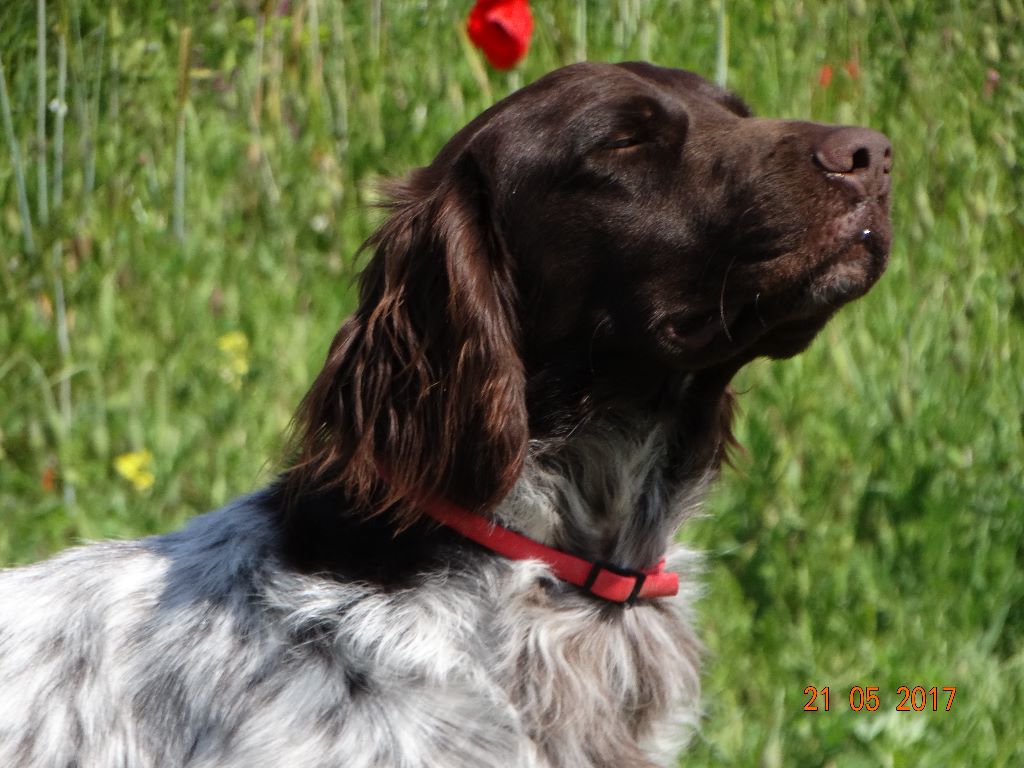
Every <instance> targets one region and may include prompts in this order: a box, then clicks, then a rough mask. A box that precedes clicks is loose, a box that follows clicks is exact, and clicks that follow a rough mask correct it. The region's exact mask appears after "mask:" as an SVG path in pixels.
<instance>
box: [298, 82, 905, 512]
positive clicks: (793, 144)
mask: <svg viewBox="0 0 1024 768" xmlns="http://www.w3.org/2000/svg"><path fill="white" fill-rule="evenodd" d="M891 164H892V151H891V147H890V145H889V142H888V140H887V139H886V137H885V136H883V135H882V134H880V133H877V132H875V131H871V130H869V129H866V128H853V127H841V126H830V125H822V124H817V123H810V122H802V121H788V120H770V119H762V118H757V117H754V116H752V114H751V113H750V110H749V109H748V108H747V107H746V106H745V105H744V104H743V103H742V102H741V101H740V100H739V99H738V98H737V97H735V96H734V95H732V94H730V93H728V92H726V91H723V90H721V89H719V88H717V87H716V86H714V85H712V84H710V83H708V82H707V81H705V80H703V79H702V78H700V77H698V76H697V75H694V74H692V73H689V72H685V71H681V70H673V69H664V68H660V67H655V66H652V65H650V64H643V63H626V64H619V65H609V64H577V65H572V66H569V67H565V68H563V69H559V70H557V71H555V72H552V73H551V74H549V75H547V76H546V77H543V78H541V79H540V80H538V81H536V82H535V83H533V84H531V85H529V86H527V87H525V88H523V89H522V90H520V91H518V92H516V93H514V94H512V95H511V96H509V97H508V98H506V99H504V100H503V101H501V102H499V103H498V104H496V105H494V106H493V107H491V108H490V109H488V110H487V111H486V112H484V113H483V114H482V115H480V116H479V117H477V118H476V119H475V120H473V121H472V122H471V123H470V124H469V125H467V126H466V127H465V128H464V129H462V130H461V131H460V132H459V133H458V134H456V135H455V137H453V138H452V140H451V141H450V142H449V143H448V144H447V145H446V146H445V147H444V148H443V149H442V150H441V152H440V154H439V155H438V156H437V158H436V159H435V160H434V161H433V163H431V164H430V165H429V166H427V167H425V168H421V169H419V170H417V171H415V172H413V174H412V175H411V176H410V177H409V179H408V180H406V181H405V182H402V183H400V184H397V185H396V186H395V187H394V189H393V190H392V200H393V202H392V203H391V204H390V210H391V215H390V218H389V219H388V220H387V221H386V222H385V223H384V225H383V226H382V227H381V228H380V229H379V230H378V231H377V232H376V233H375V234H374V235H373V236H372V237H371V238H370V240H369V241H368V243H367V247H368V248H370V249H371V250H372V252H373V255H372V257H371V259H370V262H369V265H368V266H367V268H366V270H365V272H364V273H363V275H362V278H361V282H360V294H359V306H358V309H357V310H356V312H355V314H354V315H353V316H352V317H351V318H350V319H349V320H348V322H346V323H345V325H344V326H343V327H342V328H341V330H340V331H339V332H338V334H337V336H336V337H335V339H334V342H333V344H332V345H331V350H330V353H329V354H328V358H327V361H326V363H325V366H324V368H323V370H322V371H321V372H320V375H319V376H318V378H317V380H316V382H315V383H314V385H313V387H312V389H311V391H310V392H309V394H308V395H307V396H306V399H305V400H304V401H303V404H302V406H301V409H300V412H299V414H298V417H297V421H296V433H295V446H294V448H295V457H294V458H295V464H294V467H293V469H291V470H290V471H289V474H288V480H289V481H290V483H292V484H293V485H294V486H295V487H302V488H310V487H319V486H337V487H341V488H344V489H345V491H346V492H347V494H348V496H349V497H350V498H352V499H353V500H354V501H355V502H356V504H357V505H358V506H360V507H361V508H362V509H364V510H366V512H367V513H368V514H374V513H376V512H380V511H383V510H385V509H387V510H390V512H391V514H393V515H394V516H395V519H396V520H397V521H398V522H399V523H400V524H402V523H405V522H409V521H411V520H413V519H414V518H415V513H414V510H415V508H416V505H417V504H418V503H419V502H420V501H421V500H422V499H423V498H424V497H425V496H429V495H443V496H446V497H448V498H450V499H452V500H453V501H456V502H458V503H461V504H464V505H467V506H470V507H473V508H478V509H486V508H487V507H488V506H490V505H492V504H493V503H495V502H496V501H497V500H498V499H500V498H501V497H502V496H503V495H504V494H505V493H506V492H507V491H508V489H509V488H510V487H511V485H512V483H513V482H514V481H515V479H516V477H517V476H518V474H519V471H520V469H521V467H522V463H523V460H524V457H525V455H526V449H527V441H528V440H529V439H531V438H544V437H550V436H558V435H565V434H569V433H570V432H571V430H572V428H573V425H574V424H576V423H578V422H579V420H580V419H583V418H587V417H588V414H591V413H593V412H595V411H597V410H600V409H602V408H610V407H615V406H617V405H618V404H620V403H628V404H630V405H633V406H637V405H639V406H641V407H643V405H644V404H645V403H648V402H654V401H655V400H656V399H658V398H660V397H661V393H663V391H664V390H665V387H666V386H669V383H670V382H678V381H680V380H681V379H683V378H685V377H687V376H691V375H692V376H700V377H704V378H706V379H709V380H711V379H713V380H715V381H716V382H718V383H719V384H720V385H721V386H720V391H721V392H722V393H724V392H725V385H726V384H727V383H728V380H729V379H730V378H731V377H732V375H733V374H734V373H735V372H736V371H737V370H738V369H739V368H740V367H741V366H742V365H743V364H745V363H746V362H748V361H749V360H751V359H753V358H755V357H758V356H769V357H788V356H791V355H793V354H795V353H797V352H799V351H800V350H802V349H803V348H805V347H806V346H807V344H809V343H810V341H811V339H812V338H813V337H814V336H815V334H816V333H817V332H818V331H819V330H820V329H821V328H822V327H823V325H824V324H825V322H826V321H827V320H828V319H829V317H831V316H832V314H833V313H834V312H835V311H836V310H837V309H838V308H839V307H840V306H842V305H843V304H844V303H846V302H848V301H850V300H851V299H854V298H857V297H858V296H861V295H862V294H864V293H865V292H866V291H867V290H868V289H869V288H870V287H871V286H872V285H873V284H874V282H875V281H876V280H877V279H878V277H879V276H880V275H881V274H882V272H883V270H884V269H885V265H886V261H887V256H888V251H889V242H890V226H889V218H888V209H889V188H890V176H889V172H890V168H891ZM726 410H727V409H726ZM382 469H383V470H384V471H385V472H386V474H387V475H388V479H389V482H388V483H387V484H386V485H385V484H382V483H381V481H380V472H381V470H382Z"/></svg>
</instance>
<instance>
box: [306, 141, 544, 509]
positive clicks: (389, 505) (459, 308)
mask: <svg viewBox="0 0 1024 768" xmlns="http://www.w3.org/2000/svg"><path fill="white" fill-rule="evenodd" d="M436 165H437V164H435V166H431V167H428V168H424V169H420V170H419V171H418V172H416V173H414V174H413V176H412V177H411V178H410V179H409V180H408V181H406V182H404V183H403V184H400V185H397V186H396V187H395V188H393V189H392V190H391V196H392V203H391V204H390V206H389V207H390V209H391V211H392V213H391V216H390V217H389V218H388V220H387V221H385V223H384V224H383V225H382V226H381V227H380V229H379V230H377V232H376V233H375V234H374V235H372V236H371V237H370V239H369V240H368V241H367V243H366V244H365V246H364V247H365V248H369V249H372V251H373V256H372V258H371V259H370V262H369V264H368V266H367V268H366V269H365V271H364V272H363V274H362V276H361V278H360V291H359V293H360V301H359V307H358V309H357V310H356V312H355V314H354V315H353V316H352V318H351V319H349V321H348V322H347V323H345V325H344V326H343V327H342V328H341V330H340V331H339V332H338V334H337V336H335V338H334V342H333V343H332V345H331V349H330V353H329V354H328V356H327V361H326V363H325V365H324V368H323V370H322V371H321V372H320V374H319V376H318V377H317V379H316V381H315V383H314V384H313V387H312V388H311V390H310V392H309V393H308V394H307V395H306V397H305V399H304V400H303V402H302V405H301V406H300V409H299V412H298V414H297V416H296V421H295V427H294V435H293V460H294V464H293V468H292V469H291V470H290V471H289V477H288V480H289V481H290V484H291V485H292V486H293V487H294V486H295V484H296V483H295V481H296V480H297V481H298V484H299V485H301V486H303V487H304V488H305V489H307V490H310V489H318V488H321V489H322V488H325V487H329V486H335V487H341V488H342V489H344V490H345V491H346V493H347V494H348V495H349V496H350V497H351V499H352V500H353V501H355V502H356V504H357V506H358V507H359V508H361V509H363V510H365V511H366V512H367V513H369V514H378V513H381V512H383V511H385V510H388V511H389V513H390V514H393V515H394V516H395V520H396V522H397V523H398V525H399V526H403V525H407V524H409V523H410V522H412V521H413V520H415V519H416V518H417V517H418V516H419V513H418V512H417V511H416V509H417V506H418V505H419V504H421V503H422V502H423V501H424V500H425V499H427V498H430V497H443V498H446V499H448V500H450V501H452V502H455V503H458V504H461V505H464V506H467V507H470V508H473V509H478V510H483V509H486V508H487V507H489V506H491V505H493V504H494V503H496V502H497V501H498V500H500V498H501V497H502V496H504V495H505V493H507V491H508V490H509V488H510V487H511V486H512V484H513V483H514V482H515V479H516V478H517V477H518V475H519V472H520V470H521V468H522V463H523V459H524V456H525V452H526V444H527V431H528V428H527V417H526V403H525V394H524V387H525V384H524V372H523V363H522V360H521V358H520V356H519V352H518V349H517V336H518V328H517V323H516V312H515V304H516V296H515V287H514V284H513V274H512V264H511V263H510V257H509V254H508V251H507V248H506V247H505V245H504V240H503V238H502V237H501V235H500V233H499V231H498V230H497V228H496V226H495V221H494V215H493V210H492V207H491V202H490V199H489V196H488V194H487V185H486V181H485V179H484V177H483V175H482V173H481V171H480V168H479V165H478V164H477V162H476V161H475V160H474V159H473V158H471V157H470V156H469V155H463V156H462V157H461V158H460V159H458V160H456V161H455V162H454V163H452V164H450V165H447V166H446V167H444V168H441V169H439V168H437V167H436ZM382 473H383V474H384V475H386V477H387V481H386V483H383V482H382V479H381V474H382Z"/></svg>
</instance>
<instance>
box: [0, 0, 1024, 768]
mask: <svg viewBox="0 0 1024 768" xmlns="http://www.w3.org/2000/svg"><path fill="white" fill-rule="evenodd" d="M469 5H470V2H469V1H468V0H465V1H464V2H453V1H450V0H432V1H431V2H429V3H427V2H414V1H413V0H393V1H392V0H389V2H381V0H368V1H367V2H344V3H342V2H331V0H291V1H290V2H289V1H288V0H285V1H284V2H276V1H271V0H268V1H267V2H263V3H260V2H257V1H256V0H252V1H251V2H243V3H230V2H219V1H218V0H208V1H207V2H191V1H190V0H179V1H178V2H170V3H166V4H163V3H149V2H144V1H143V0H132V1H131V2H128V1H124V2H113V3H108V2H105V1H100V0H62V1H60V2H55V1H54V0H50V2H48V3H46V4H45V5H44V4H42V3H40V2H36V3H32V2H27V1H24V0H23V2H19V3H5V4H4V6H3V8H2V9H0V63H2V66H3V78H2V83H3V86H4V88H3V90H2V92H0V96H2V97H3V98H2V99H0V101H2V102H3V104H2V106H3V112H4V115H3V117H4V120H3V123H2V125H3V133H4V143H3V149H0V284H2V290H0V306H2V309H3V311H2V313H0V563H3V564H12V563H24V562H28V561H31V560H35V559H38V558H41V557H44V556H46V555H48V554H50V553H52V552H53V551H55V550H56V549H58V548H61V547H64V546H66V545H68V544H71V543H74V542H78V541H81V540H83V539H96V538H101V537H131V536H138V535H141V534H146V533H151V532H154V531H163V530H167V529H170V528H174V527H176V526H179V525H181V524H182V523H183V522H184V521H185V519H187V518H188V517H189V516H191V515H193V514H195V513H196V512H199V511H203V510H206V509H209V508H212V507H214V506H217V505H219V504H221V503H222V502H224V501H226V500H227V499H229V498H230V497H232V496H233V495H236V494H239V493H241V492H244V491H247V490H249V489H252V488H254V487H256V486H257V485H259V484H260V483H262V482H265V481H266V480H267V479H268V478H269V477H270V476H271V474H272V472H273V471H274V469H275V467H276V466H277V465H278V459H279V454H280V450H281V445H282V440H281V436H282V432H283V431H284V429H285V427H286V424H287V422H288V419H289V416H290V414H291V411H292V409H293V407H294V406H295V405H296V404H297V402H298V400H299V398H300V397H301V395H302V393H303V392H304V389H305V387H306V386H307V385H308V384H309V382H310V381H311V380H312V377H313V375H314V372H315V371H316V370H317V368H318V366H319V364H320V362H321V360H322V357H323V355H324V353H325V351H326V348H327V344H328V342H329V340H330V338H331V336H332V334H333V332H334V330H335V329H336V328H337V326H338V325H339V324H340V322H341V320H342V319H343V318H344V316H345V315H346V314H347V313H348V312H349V311H350V310H351V308H352V291H351V288H350V282H351V278H352V276H353V274H354V273H355V272H356V271H357V268H358V265H355V264H354V263H353V253H354V251H355V249H356V247H357V246H358V244H359V243H360V241H361V240H362V239H363V238H364V237H365V236H366V235H367V234H368V233H369V232H370V230H371V229H372V227H373V224H374V222H375V221H376V220H377V219H376V214H374V213H373V212H372V211H370V210H369V208H368V206H369V204H370V203H372V201H373V200H374V185H375V182H376V181H377V180H378V179H379V178H380V177H381V176H386V175H392V174H396V173H401V172H403V171H405V170H407V169H409V168H410V167H412V166H415V165H421V164H424V163H426V162H428V161H429V160H430V159H431V158H432V156H433V154H434V153H435V152H436V151H437V150H438V149H439V148H440V146H441V145H442V143H443V142H444V141H445V139H446V138H447V137H448V136H449V135H451V134H452V133H453V132H454V131H455V130H456V129H458V128H459V127H460V126H461V125H462V124H463V123H465V122H466V121H467V120H468V119H469V118H471V117H472V116H474V115H475V114H476V113H478V112H479V111H480V110H482V109H483V108H485V107H486V106H487V105H489V104H490V103H491V102H492V101H493V100H495V99H497V98H500V97H501V96H503V95H505V94H506V93H508V92H509V91H511V90H513V89H514V88H516V87H518V86H520V85H522V84H524V83H527V82H529V81H531V80H533V79H534V78H536V77H538V76H539V75H541V74H542V73H544V72H546V71H547V70H549V69H551V68H554V67H556V66H558V65H562V64H566V63H569V62H572V61H575V60H578V59H582V58H589V59H604V60H622V59H634V58H642V59H650V60H653V61H655V62H657V63H660V64H664V65H669V66H680V67H686V68H689V69H693V70H696V71H698V72H701V73H703V74H705V75H707V76H709V77H715V76H716V75H717V76H719V77H725V78H726V79H727V82H728V85H729V86H731V87H734V88H735V89H736V90H737V91H739V92H740V93H741V94H742V95H743V96H744V97H745V98H746V99H747V101H748V102H750V103H751V105H752V106H753V107H754V108H755V109H756V110H757V111H758V112H759V113H762V114H765V115H773V116H779V117H799V118H811V119H816V120H822V121H829V122H841V123H846V122H856V123H864V124H869V125H871V126H873V127H876V128H879V129H881V130H883V131H886V132H887V133H888V134H889V135H890V136H891V137H892V139H893V142H894V144H895V147H896V156H897V164H896V169H895V190H894V191H895V200H894V212H893V213H894V223H895V232H896V238H895V246H894V251H893V256H892V264H891V267H890V270H889V273H888V274H887V276H886V277H885V279H884V280H883V281H882V282H881V283H880V284H879V286H878V287H877V288H875V290H874V291H873V292H872V293H871V294H870V295H869V296H867V297H866V298H865V299H863V300H861V301H859V302H858V303H857V304H856V305H854V306H853V307H851V308H849V309H847V310H845V311H844V312H842V313H840V315H839V317H838V318H837V319H836V320H835V321H833V323H832V324H831V325H830V326H829V327H828V328H827V329H826V331H825V332H824V334H823V337H822V338H820V339H819V340H818V341H817V342H816V343H815V345H814V346H813V347H812V349H811V350H809V351H808V352H807V353H805V354H804V355H802V356H801V357H799V358H796V359H794V360H792V361H789V362H785V363H772V364H769V363H757V364H754V365H753V366H751V367H750V368H749V369H747V370H746V371H745V372H744V373H743V374H742V375H741V377H740V379H739V381H738V386H739V388H740V389H741V390H742V391H743V392H744V394H743V396H742V398H741V404H742V407H743V413H742V414H741V416H740V418H739V423H738V436H739V438H740V440H741V442H742V443H743V445H744V446H745V448H746V453H745V454H743V455H741V456H739V457H738V458H737V461H736V467H735V469H731V470H729V471H727V472H726V473H725V476H724V477H723V481H722V483H721V484H720V486H719V488H718V490H717V491H716V493H715V495H714V496H713V498H712V500H711V504H710V509H709V512H710V514H709V516H708V517H707V518H705V519H702V520H700V521H698V522H697V523H696V524H694V525H692V526H690V527H688V528H687V529H686V530H685V531H684V532H683V536H684V537H685V538H686V539H687V540H690V541H693V542H695V543H696V544H697V545H699V546H701V547H702V548H704V549H706V550H707V551H708V552H709V555H708V584H707V593H706V598H705V600H704V602H703V605H702V624H703V635H704V637H705V639H706V641H707V644H708V647H709V655H708V665H707V669H706V674H705V687H706V693H705V706H706V710H707V717H706V720H705V723H704V728H703V731H702V733H701V735H700V737H699V738H698V740H697V743H696V744H695V746H694V748H693V750H692V751H691V752H690V754H689V755H688V756H687V758H686V759H685V761H684V762H685V764H686V765H739V766H795V765H800V766H817V765H826V766H917V765H929V766H1020V765H1024V646H1022V640H1024V543H1022V542H1024V446H1022V443H1024V360H1022V352H1024V345H1022V341H1024V260H1022V251H1024V172H1022V155H1024V77H1022V76H1024V2H1022V0H998V1H997V2H979V3H964V2H953V1H946V2H924V1H923V0H883V1H882V2H867V0H850V1H849V2H840V1H838V0H831V1H829V2H820V3H817V2H815V3H809V2H781V0H749V1H748V2H729V3H727V4H726V5H724V6H722V5H721V4H716V3H704V2H690V1H687V0H677V1H669V0H618V1H617V2H586V3H583V2H579V3H574V2H534V3H533V11H534V16H535V22H536V24H535V27H536V29H535V36H534V40H533V45H532V49H531V52H530V54H529V56H528V58H527V59H526V61H525V62H524V63H523V65H522V66H521V67H520V68H519V69H518V70H516V71H514V72H512V73H496V72H493V71H489V70H488V69H487V68H486V67H485V65H484V64H483V63H482V61H481V59H480V58H479V56H478V55H477V54H476V53H475V52H473V51H472V50H470V49H469V48H468V47H467V45H466V43H465V42H464V40H463V38H462V35H461V25H462V23H463V19H464V17H465V14H466V13H467V12H468V10H469ZM902 684H909V685H911V686H913V685H924V686H926V687H930V686H932V685H937V686H939V687H941V686H944V685H955V686H957V695H956V699H955V702H954V705H953V708H952V711H950V712H948V713H947V712H945V711H939V712H937V713H932V712H922V713H915V712H896V711H894V708H895V705H896V704H897V703H898V700H899V697H897V696H896V693H895V691H896V687H897V686H898V685H902ZM807 685H816V686H819V687H823V686H826V685H827V686H829V687H830V691H831V697H830V698H831V710H830V711H829V712H823V711H819V712H816V713H814V712H805V711H803V706H804V703H805V702H806V701H807V699H808V697H807V696H805V695H804V694H803V689H804V687H805V686H807ZM851 685H863V686H866V685H877V686H880V688H881V696H882V704H883V706H882V708H881V709H880V710H879V711H877V712H875V713H868V712H866V711H862V712H852V711H851V710H850V708H849V704H848V702H847V693H848V691H849V688H850V686H851ZM818 703H819V704H820V701H819V702H818ZM941 709H942V708H940V710H941Z"/></svg>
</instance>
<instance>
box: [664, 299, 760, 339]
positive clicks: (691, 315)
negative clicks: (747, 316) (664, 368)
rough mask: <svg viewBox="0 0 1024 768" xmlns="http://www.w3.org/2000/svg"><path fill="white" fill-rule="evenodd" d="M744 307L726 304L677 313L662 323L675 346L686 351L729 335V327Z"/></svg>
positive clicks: (665, 332)
mask: <svg viewBox="0 0 1024 768" xmlns="http://www.w3.org/2000/svg"><path fill="white" fill-rule="evenodd" d="M741 310H742V307H736V306H732V307H730V306H728V305H725V304H720V305H716V306H714V307H700V308H694V309H688V310H684V311H682V312H677V313H675V314H673V315H672V316H671V317H668V318H666V319H665V320H664V321H663V322H662V330H663V333H664V334H665V335H666V336H667V337H668V339H669V341H671V342H672V344H673V346H676V347H680V348H682V349H686V350H694V349H700V348H702V347H705V346H707V345H708V344H709V343H710V342H711V341H712V340H714V339H715V338H716V337H717V336H718V335H719V334H725V335H726V336H728V335H729V326H730V325H731V324H732V323H733V322H734V321H735V320H736V318H737V317H738V316H739V313H740V311H741Z"/></svg>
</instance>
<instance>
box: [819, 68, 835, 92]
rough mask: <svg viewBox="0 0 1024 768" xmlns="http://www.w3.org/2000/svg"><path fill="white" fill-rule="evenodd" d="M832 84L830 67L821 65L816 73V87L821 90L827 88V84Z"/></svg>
mask: <svg viewBox="0 0 1024 768" xmlns="http://www.w3.org/2000/svg"><path fill="white" fill-rule="evenodd" d="M831 82H832V65H831V64H822V66H821V70H819V72H818V85H820V86H821V87H822V88H828V86H829V83H831Z"/></svg>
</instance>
